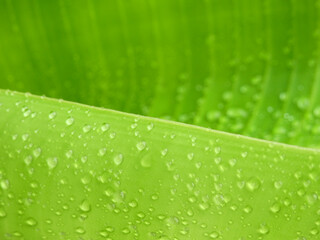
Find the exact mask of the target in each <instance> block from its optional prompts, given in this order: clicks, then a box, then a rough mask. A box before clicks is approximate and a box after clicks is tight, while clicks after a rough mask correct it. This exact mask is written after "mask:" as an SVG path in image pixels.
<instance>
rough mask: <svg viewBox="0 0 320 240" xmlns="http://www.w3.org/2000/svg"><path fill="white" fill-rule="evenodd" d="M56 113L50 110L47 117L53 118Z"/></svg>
mask: <svg viewBox="0 0 320 240" xmlns="http://www.w3.org/2000/svg"><path fill="white" fill-rule="evenodd" d="M56 115H57V113H56V112H50V113H49V119H54V118H55V117H56Z"/></svg>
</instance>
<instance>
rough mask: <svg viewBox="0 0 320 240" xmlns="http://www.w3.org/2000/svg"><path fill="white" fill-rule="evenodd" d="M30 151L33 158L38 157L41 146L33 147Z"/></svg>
mask: <svg viewBox="0 0 320 240" xmlns="http://www.w3.org/2000/svg"><path fill="white" fill-rule="evenodd" d="M32 153H33V156H34V157H35V158H38V157H39V156H40V154H41V148H36V149H34V150H33V152H32Z"/></svg>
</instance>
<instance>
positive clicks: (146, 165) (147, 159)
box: [140, 154, 152, 168]
mask: <svg viewBox="0 0 320 240" xmlns="http://www.w3.org/2000/svg"><path fill="white" fill-rule="evenodd" d="M151 163H152V159H151V157H150V155H149V154H146V155H144V156H143V157H142V158H141V160H140V164H141V166H142V167H144V168H149V167H151Z"/></svg>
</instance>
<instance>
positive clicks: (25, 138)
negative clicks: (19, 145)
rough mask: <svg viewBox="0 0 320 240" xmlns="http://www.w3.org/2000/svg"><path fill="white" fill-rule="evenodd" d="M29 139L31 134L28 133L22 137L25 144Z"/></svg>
mask: <svg viewBox="0 0 320 240" xmlns="http://www.w3.org/2000/svg"><path fill="white" fill-rule="evenodd" d="M28 138H29V134H27V133H26V134H23V135H22V141H24V142H25V141H27V140H28Z"/></svg>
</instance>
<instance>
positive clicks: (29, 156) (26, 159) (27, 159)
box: [23, 155, 32, 166]
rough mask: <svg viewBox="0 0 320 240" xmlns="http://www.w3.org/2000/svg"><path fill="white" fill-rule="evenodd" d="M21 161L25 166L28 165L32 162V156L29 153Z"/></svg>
mask: <svg viewBox="0 0 320 240" xmlns="http://www.w3.org/2000/svg"><path fill="white" fill-rule="evenodd" d="M23 161H24V163H25V164H26V165H27V166H29V165H30V164H31V162H32V156H31V155H28V156H26V157H25V158H24V160H23Z"/></svg>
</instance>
